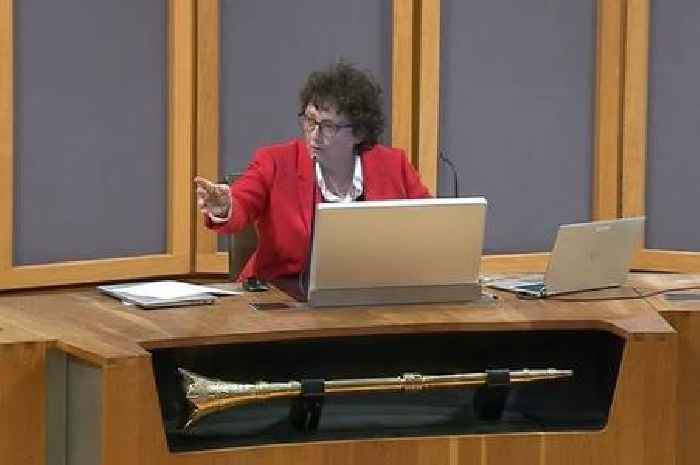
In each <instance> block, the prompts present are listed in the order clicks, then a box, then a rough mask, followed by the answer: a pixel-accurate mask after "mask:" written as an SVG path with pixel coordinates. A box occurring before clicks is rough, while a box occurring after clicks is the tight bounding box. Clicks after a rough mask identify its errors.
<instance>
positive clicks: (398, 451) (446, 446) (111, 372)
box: [0, 288, 677, 465]
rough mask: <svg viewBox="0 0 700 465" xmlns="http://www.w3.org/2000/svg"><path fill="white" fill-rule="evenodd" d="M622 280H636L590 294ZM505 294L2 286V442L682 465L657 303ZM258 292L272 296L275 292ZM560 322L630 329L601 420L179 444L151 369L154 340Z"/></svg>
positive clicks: (526, 327) (251, 454) (244, 455)
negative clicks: (421, 299) (156, 300)
mask: <svg viewBox="0 0 700 465" xmlns="http://www.w3.org/2000/svg"><path fill="white" fill-rule="evenodd" d="M620 292H628V290H626V289H613V290H608V291H604V292H603V291H601V292H599V293H595V295H615V294H617V295H619V293H620ZM592 295H594V294H593V293H589V294H587V296H592ZM497 296H498V299H495V300H494V299H490V298H488V299H484V300H483V301H481V302H477V303H469V304H461V305H460V304H451V305H447V304H440V305H420V306H411V305H402V306H393V307H356V308H334V309H332V310H324V309H317V310H309V309H301V308H290V309H283V310H270V311H260V310H255V309H253V308H252V307H251V306H250V305H249V303H248V302H249V300H250V299H253V298H258V299H259V298H261V297H259V296H256V295H252V296H251V295H248V296H243V298H240V297H235V298H224V299H220V301H218V302H217V303H216V304H214V305H210V306H200V307H186V308H178V309H168V310H151V311H145V310H140V309H138V308H136V307H125V306H123V305H122V304H121V303H119V302H117V301H116V300H114V299H112V298H110V297H107V296H104V295H101V294H99V293H98V292H97V291H96V290H94V289H93V288H78V289H75V288H74V289H64V290H43V291H30V292H18V293H7V294H4V295H1V296H0V328H2V330H0V373H1V375H0V376H2V379H3V381H2V383H0V405H2V411H3V416H4V418H3V420H2V423H0V425H1V426H0V428H1V429H0V454H2V455H1V456H2V457H10V458H11V460H10V461H9V462H4V461H3V463H8V465H9V464H12V465H14V464H17V465H19V464H22V465H24V464H46V465H52V464H53V463H66V464H69V465H72V464H80V465H82V464H109V465H117V464H129V465H141V464H143V465H147V464H148V465H152V464H157V465H190V464H191V465H195V464H196V465H215V464H217V465H218V464H234V463H241V464H250V465H254V464H280V465H282V464H284V465H287V464H297V463H298V464H302V463H303V464H311V465H314V464H333V465H342V464H355V463H366V464H393V463H396V464H408V465H411V464H416V465H417V464H431V465H433V464H451V465H458V464H473V463H480V464H493V465H496V464H504V465H505V464H512V463H518V464H540V465H541V464H567V465H584V464H586V465H588V464H620V465H622V464H629V465H641V464H648V465H652V464H653V465H658V464H668V465H671V464H673V463H674V461H675V444H676V421H677V412H676V388H675V387H676V379H677V337H676V332H675V331H674V330H673V328H672V327H671V326H670V325H669V324H668V323H667V322H666V321H665V320H664V319H663V318H662V317H661V316H659V314H658V313H657V312H656V311H655V310H654V309H653V308H652V307H651V306H650V305H649V304H648V303H647V302H645V301H639V300H630V301H610V302H587V303H571V302H559V301H554V300H547V301H536V300H519V299H517V298H515V297H514V296H512V295H509V294H505V293H499V294H498V295H497ZM262 298H264V299H268V300H271V301H272V300H275V299H277V298H279V294H275V292H271V293H267V294H264V296H263V297H262ZM553 331H558V332H571V334H574V333H576V332H595V333H596V334H603V335H609V336H610V337H614V338H616V339H619V340H620V341H621V345H620V347H621V359H620V363H619V366H618V367H617V368H616V370H617V372H616V373H617V375H616V377H615V379H614V383H613V388H614V389H613V391H611V392H612V397H611V403H610V408H609V412H608V414H607V418H606V422H605V424H604V425H603V426H602V427H601V428H594V429H593V430H591V429H583V428H572V429H566V428H564V429H559V430H556V431H552V430H548V431H536V430H535V431H532V430H529V431H524V432H520V431H513V432H497V433H496V432H493V433H492V432H482V433H469V434H442V433H441V434H430V433H428V434H426V435H424V436H420V435H415V434H414V435H412V436H410V437H393V436H392V435H389V436H386V437H384V436H383V435H381V434H379V435H374V436H373V437H371V438H370V437H365V438H355V439H347V438H346V439H340V440H326V439H320V440H318V439H315V438H313V437H311V438H309V439H308V440H306V441H303V442H285V443H274V442H273V443H266V444H261V445H246V446H234V447H219V448H214V449H203V450H190V451H180V452H175V451H171V448H170V447H169V442H168V437H167V436H166V427H165V424H164V420H163V419H164V413H163V411H162V410H161V404H162V399H161V401H160V402H159V393H162V389H160V387H159V386H158V383H157V382H156V381H157V380H156V376H155V375H154V364H153V360H154V355H153V354H155V353H160V352H159V351H161V352H162V351H174V353H180V354H185V355H183V356H185V357H186V352H182V351H183V350H185V349H186V348H197V347H205V346H206V347H214V348H215V347H230V346H236V345H241V344H255V343H264V344H269V345H274V344H275V343H278V342H289V341H303V340H313V341H324V340H331V339H338V338H341V339H342V338H353V337H364V338H367V337H368V336H371V337H372V338H374V337H376V338H378V340H379V339H381V338H386V337H392V338H401V337H407V338H409V337H416V335H423V336H425V337H430V335H434V334H452V335H455V334H460V335H463V336H464V339H465V340H468V339H469V335H470V334H472V333H473V334H475V335H476V334H479V338H480V340H488V336H489V334H491V333H493V337H494V338H496V337H498V338H501V340H503V338H504V337H507V335H508V334H510V333H512V334H515V333H516V332H517V333H518V334H526V333H528V332H533V334H535V332H536V333H537V334H545V333H547V332H553ZM504 335H505V336H504ZM526 335H527V334H526ZM606 337H607V336H606ZM475 339H476V337H475ZM494 340H495V339H494ZM501 345H502V346H504V347H505V346H507V344H503V343H502V344H501ZM177 351H180V352H177ZM591 357H596V352H592V353H591ZM192 363H195V362H192ZM232 363H235V361H232ZM601 363H605V361H601ZM484 368H486V367H484ZM511 368H518V367H511ZM530 368H534V367H530ZM558 368H567V367H558ZM428 431H429V430H428ZM44 449H46V454H44V453H43V452H42V451H43V450H44Z"/></svg>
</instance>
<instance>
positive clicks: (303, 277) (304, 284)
mask: <svg viewBox="0 0 700 465" xmlns="http://www.w3.org/2000/svg"><path fill="white" fill-rule="evenodd" d="M311 160H312V161H313V166H312V168H311V175H312V179H313V184H312V185H313V188H312V189H313V190H312V192H311V222H310V225H309V245H308V247H307V248H306V261H305V263H304V269H303V270H302V272H301V273H300V274H299V292H300V293H301V295H303V296H304V297H306V296H307V295H308V290H309V285H310V284H311V281H310V280H311V251H312V250H313V245H314V235H315V233H316V193H317V192H318V180H317V179H316V173H317V171H318V155H311Z"/></svg>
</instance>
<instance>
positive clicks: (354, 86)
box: [194, 62, 430, 281]
mask: <svg viewBox="0 0 700 465" xmlns="http://www.w3.org/2000/svg"><path fill="white" fill-rule="evenodd" d="M299 97H300V104H301V111H300V113H299V115H298V117H299V123H300V127H301V130H302V133H303V136H304V138H303V139H294V140H291V141H288V142H284V143H281V144H277V145H270V146H266V147H262V148H260V149H258V150H256V152H255V154H254V156H253V160H252V162H251V163H250V165H249V166H248V169H247V170H246V172H245V173H244V174H243V176H241V177H240V178H239V179H238V180H237V181H236V182H235V183H233V184H232V185H231V186H230V187H229V186H227V185H225V184H214V183H212V182H210V181H208V180H207V179H204V178H201V177H197V178H195V180H194V181H195V184H196V185H197V205H198V207H199V209H200V211H201V212H202V213H204V215H205V216H206V221H207V226H208V227H209V228H211V229H213V230H215V231H217V232H219V233H223V234H231V233H236V232H238V231H241V230H242V229H243V228H244V227H246V225H248V224H250V223H253V224H254V225H255V227H256V229H257V233H258V248H257V250H256V251H255V253H254V254H253V256H252V257H251V258H250V260H249V261H248V263H247V264H246V265H245V267H244V268H243V270H242V271H241V273H240V275H239V277H238V279H239V280H241V281H243V280H246V279H248V278H250V277H257V278H260V279H264V280H270V279H274V278H279V277H285V276H292V275H297V274H299V273H300V272H302V271H304V269H305V266H306V261H307V256H306V255H307V250H308V248H309V247H308V245H309V237H310V223H311V214H312V200H313V201H314V203H315V202H319V201H323V202H352V201H359V200H388V199H409V198H425V197H430V193H429V192H428V189H427V188H426V187H425V186H424V185H423V183H422V182H421V180H420V178H419V177H418V175H417V173H416V172H415V170H414V169H413V167H412V166H411V164H410V163H409V162H408V160H407V159H406V155H405V154H404V152H403V151H401V150H397V149H392V148H389V147H385V146H383V145H380V144H378V139H379V136H380V135H381V133H382V131H383V129H384V116H383V113H382V107H381V87H380V86H379V85H378V84H377V83H376V81H374V79H373V78H372V77H371V76H370V75H369V74H367V73H364V72H362V71H359V70H357V69H356V68H355V67H353V66H352V65H350V64H347V63H344V62H340V63H337V64H335V65H333V66H331V67H330V68H329V69H327V70H324V71H319V72H314V73H312V74H311V75H310V76H309V77H308V79H307V81H306V84H305V85H304V87H303V89H302V90H301V92H300V94H299ZM314 160H315V161H316V162H317V163H314ZM349 246H351V244H349Z"/></svg>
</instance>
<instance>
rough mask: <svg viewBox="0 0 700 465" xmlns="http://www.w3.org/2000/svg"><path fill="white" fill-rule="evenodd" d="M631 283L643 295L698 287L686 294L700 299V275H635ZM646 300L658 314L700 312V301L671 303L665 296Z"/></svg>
mask: <svg viewBox="0 0 700 465" xmlns="http://www.w3.org/2000/svg"><path fill="white" fill-rule="evenodd" d="M629 283H630V285H632V286H634V287H635V288H636V289H637V290H638V291H639V292H643V293H647V292H650V291H659V290H664V289H678V288H686V287H697V288H698V289H693V290H688V291H685V292H688V293H691V294H694V295H695V296H697V297H700V274H672V273H634V274H633V275H632V277H631V278H630V280H629ZM697 297H696V298H697ZM646 300H647V302H649V303H650V304H651V305H652V307H654V309H655V310H656V311H658V312H698V311H700V300H686V301H670V300H667V299H666V297H665V296H663V295H656V296H653V297H648V298H647V299H646Z"/></svg>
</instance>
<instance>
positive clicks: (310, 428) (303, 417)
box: [289, 379, 325, 433]
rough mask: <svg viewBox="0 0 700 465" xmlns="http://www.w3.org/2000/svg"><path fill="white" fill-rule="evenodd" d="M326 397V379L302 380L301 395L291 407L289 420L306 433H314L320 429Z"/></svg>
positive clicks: (297, 428)
mask: <svg viewBox="0 0 700 465" xmlns="http://www.w3.org/2000/svg"><path fill="white" fill-rule="evenodd" d="M324 399H325V391H324V381H323V380H322V379H304V380H302V381H301V395H300V396H299V397H297V398H295V399H294V400H292V404H291V405H290V407H289V421H290V422H291V423H292V426H293V427H294V428H295V429H296V430H298V431H303V432H304V433H313V432H314V431H316V430H317V429H318V423H319V421H320V420H321V411H322V410H323V400H324Z"/></svg>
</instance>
